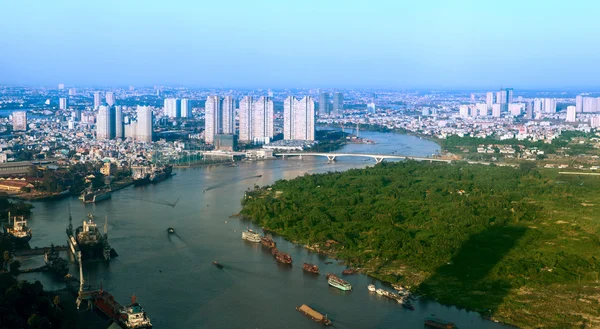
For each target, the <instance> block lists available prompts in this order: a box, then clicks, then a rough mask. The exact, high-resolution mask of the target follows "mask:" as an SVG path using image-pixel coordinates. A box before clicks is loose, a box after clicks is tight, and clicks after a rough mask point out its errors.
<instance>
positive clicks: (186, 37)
mask: <svg viewBox="0 0 600 329" xmlns="http://www.w3.org/2000/svg"><path fill="white" fill-rule="evenodd" d="M599 11H600V4H599V3H598V2H594V1H525V2H524V1H516V0H505V1H465V0H460V1H427V2H415V1H377V3H372V2H368V1H337V0H336V1H316V0H309V1H302V2H293V1H260V2H256V1H165V2H163V1H101V2H94V1H69V0H67V1H35V2H29V1H3V2H2V3H1V4H0V31H2V33H1V38H0V83H4V84H30V85H55V84H56V83H57V82H58V81H60V82H65V83H68V84H77V85H80V86H119V85H120V86H127V85H157V84H158V85H186V86H196V87H224V88H313V87H320V88H350V87H363V88H447V89H464V88H472V89H477V90H483V89H486V88H487V89H490V88H494V89H496V88H499V87H501V86H513V87H517V88H520V89H536V90H539V89H544V88H553V89H560V88H580V89H583V90H584V91H585V90H588V89H592V88H594V87H598V86H599V83H598V82H597V77H598V76H599V75H600V65H597V63H598V59H599V55H598V54H600V44H599V43H598V42H595V40H597V35H596V34H597V31H599V30H600V23H599V21H598V20H597V13H598V12H599Z"/></svg>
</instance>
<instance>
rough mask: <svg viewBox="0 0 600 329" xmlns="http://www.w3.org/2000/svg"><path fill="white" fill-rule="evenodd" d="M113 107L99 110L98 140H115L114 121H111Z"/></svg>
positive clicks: (102, 107)
mask: <svg viewBox="0 0 600 329" xmlns="http://www.w3.org/2000/svg"><path fill="white" fill-rule="evenodd" d="M111 109H112V108H111V107H108V106H104V105H102V106H100V107H99V108H98V113H97V114H96V139H98V140H106V139H111V138H114V130H113V129H112V128H113V127H114V121H113V120H111V119H113V118H112V115H111V112H114V110H113V111H111Z"/></svg>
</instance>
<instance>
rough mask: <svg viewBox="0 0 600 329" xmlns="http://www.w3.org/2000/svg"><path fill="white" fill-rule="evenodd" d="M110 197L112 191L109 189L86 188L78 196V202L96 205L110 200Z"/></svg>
mask: <svg viewBox="0 0 600 329" xmlns="http://www.w3.org/2000/svg"><path fill="white" fill-rule="evenodd" d="M111 196H112V190H111V189H110V187H105V188H99V189H92V186H91V185H90V187H88V188H86V189H85V190H83V192H81V195H79V200H81V201H83V203H96V202H100V201H104V200H108V199H110V198H111Z"/></svg>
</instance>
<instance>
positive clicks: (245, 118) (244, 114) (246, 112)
mask: <svg viewBox="0 0 600 329" xmlns="http://www.w3.org/2000/svg"><path fill="white" fill-rule="evenodd" d="M238 116H239V120H240V127H239V140H240V141H245V142H248V141H252V96H244V97H243V98H242V99H241V100H240V106H239V113H238Z"/></svg>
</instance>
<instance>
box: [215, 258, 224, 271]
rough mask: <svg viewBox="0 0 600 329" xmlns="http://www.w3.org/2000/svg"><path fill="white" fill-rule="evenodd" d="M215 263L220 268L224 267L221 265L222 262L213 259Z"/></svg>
mask: <svg viewBox="0 0 600 329" xmlns="http://www.w3.org/2000/svg"><path fill="white" fill-rule="evenodd" d="M213 265H214V266H216V267H218V268H220V269H223V265H221V263H219V262H217V261H216V260H215V261H213Z"/></svg>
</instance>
